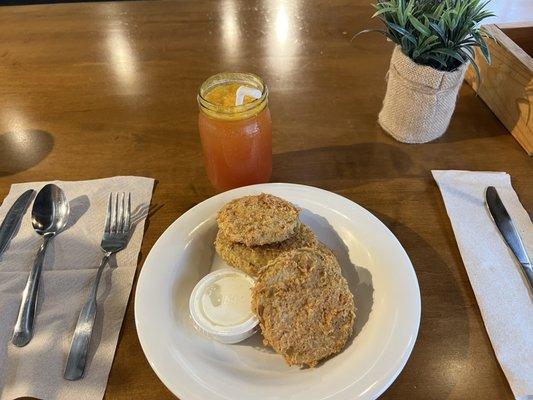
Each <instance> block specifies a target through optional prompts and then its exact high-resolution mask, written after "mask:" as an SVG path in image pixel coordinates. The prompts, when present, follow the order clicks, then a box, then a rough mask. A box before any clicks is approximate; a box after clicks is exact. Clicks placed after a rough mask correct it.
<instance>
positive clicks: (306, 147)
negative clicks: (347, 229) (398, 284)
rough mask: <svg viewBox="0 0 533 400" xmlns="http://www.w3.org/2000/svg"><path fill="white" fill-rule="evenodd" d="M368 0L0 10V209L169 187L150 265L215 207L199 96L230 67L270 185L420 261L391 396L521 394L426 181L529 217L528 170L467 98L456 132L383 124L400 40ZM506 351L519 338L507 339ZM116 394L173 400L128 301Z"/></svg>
mask: <svg viewBox="0 0 533 400" xmlns="http://www.w3.org/2000/svg"><path fill="white" fill-rule="evenodd" d="M368 3H369V2H368V1H367V0H356V1H353V0H331V1H314V0H313V1H311V0H306V1H304V0H295V1H289V0H286V1H283V0H279V1H267V0H265V1H254V0H220V1H203V0H202V1H199V0H191V1H162V2H160V1H149V2H148V1H147V2H116V3H113V2H109V3H91V4H85V3H77V4H61V5H56V4H54V5H42V6H41V5H40V6H21V7H0V93H1V96H0V198H3V197H4V196H5V195H6V194H7V193H8V190H9V187H10V185H11V184H13V183H15V182H22V181H47V180H54V179H63V180H81V179H93V178H99V177H107V176H112V175H122V174H132V175H144V176H151V177H154V178H156V179H157V181H158V183H157V186H156V188H155V191H154V196H153V203H154V204H157V205H160V206H161V208H160V209H159V210H158V211H157V212H156V213H155V214H154V215H153V216H152V217H151V218H150V219H149V221H148V226H147V228H146V233H145V237H144V241H143V246H142V255H141V259H140V260H139V269H140V268H141V267H142V262H143V260H144V258H145V257H146V254H147V253H148V251H149V250H150V248H151V247H152V245H153V244H154V242H155V241H156V240H157V238H158V237H159V236H160V235H161V234H162V233H163V231H164V230H165V228H166V227H167V226H168V225H169V224H170V223H172V222H173V221H174V220H175V219H176V218H177V217H179V216H180V215H181V214H182V213H183V212H185V211H186V210H188V209H189V208H191V207H192V206H193V205H195V204H197V203H199V202H201V201H203V200H205V199H206V198H208V197H210V196H212V195H213V194H215V192H214V190H213V189H212V188H211V186H210V184H209V182H208V180H207V178H206V175H205V171H204V168H203V160H202V154H201V147H200V141H199V137H198V132H197V112H198V110H197V104H196V93H197V89H198V87H199V86H200V84H201V83H202V81H203V80H204V79H205V78H207V77H208V76H210V75H211V74H214V73H216V72H220V71H250V72H255V73H257V74H259V75H260V76H262V77H263V78H264V79H265V81H266V82H267V83H268V85H269V87H270V109H271V113H272V119H273V129H274V143H273V145H274V172H273V178H272V181H275V182H296V183H302V184H307V185H313V186H318V187H321V188H324V189H327V190H331V191H334V192H336V193H339V194H341V195H342V196H345V197H347V198H349V199H351V200H353V201H355V202H357V203H358V204H360V205H362V206H363V207H365V208H367V209H368V210H370V211H371V212H372V213H374V214H375V215H376V216H377V217H378V218H380V219H381V220H382V221H383V222H384V223H385V224H386V225H387V226H388V227H389V228H390V229H391V230H392V232H393V233H394V234H395V235H396V236H397V237H398V239H399V240H400V242H401V243H402V245H403V246H404V247H405V249H406V250H407V253H408V254H409V256H410V257H411V260H412V262H413V264H414V267H415V270H416V273H417V276H418V279H419V282H420V290H421V295H422V321H421V326H420V332H419V335H418V340H417V343H416V345H415V348H414V351H413V353H412V355H411V357H410V359H409V361H408V362H407V365H406V367H405V369H404V370H403V372H402V373H401V374H400V375H399V377H398V378H397V379H396V381H395V382H394V383H393V384H392V386H391V387H390V388H389V389H388V390H387V391H386V392H385V394H384V395H383V396H382V398H384V399H483V400H486V399H512V398H513V397H512V393H511V391H510V388H509V386H508V384H507V381H506V379H505V376H504V375H503V373H502V370H501V369H500V367H499V365H498V362H497V360H496V358H495V355H494V352H493V350H492V347H491V344H490V341H489V339H488V337H487V333H486V331H485V329H484V325H483V320H482V318H481V315H480V313H479V309H478V306H477V304H476V300H475V298H474V294H473V292H472V289H471V287H470V283H469V281H468V278H467V276H466V272H465V269H464V266H463V264H462V261H461V257H460V254H459V251H458V249H457V244H456V242H455V239H454V235H453V232H452V229H451V226H450V221H449V219H448V217H447V215H446V211H445V208H444V204H443V201H442V198H441V195H440V193H439V190H438V189H437V186H436V184H435V182H434V181H433V179H432V177H431V174H430V171H431V169H467V170H488V171H506V172H508V173H510V174H511V176H512V180H513V184H514V187H515V189H516V191H517V193H518V195H519V197H520V199H521V200H522V202H523V204H524V206H525V208H526V209H528V210H531V209H532V208H533V181H532V179H531V177H532V171H533V169H532V161H531V159H530V158H529V157H528V156H527V155H526V154H525V153H524V151H523V150H522V149H521V147H520V145H519V144H518V143H517V142H516V141H515V140H514V138H513V137H512V136H511V135H510V134H509V133H508V132H507V130H506V129H505V127H504V126H503V125H502V124H501V123H500V122H499V121H498V119H497V118H496V117H495V116H494V114H493V113H492V112H491V111H490V110H489V109H488V108H487V107H486V106H485V104H484V103H483V101H482V100H481V99H480V98H479V97H477V96H476V94H475V93H474V91H473V90H472V89H471V88H470V87H469V86H467V85H463V87H462V89H461V91H460V96H459V99H458V105H457V109H456V111H455V114H454V116H453V119H452V122H451V125H450V127H449V129H448V132H447V133H446V134H445V135H444V137H442V138H441V139H439V140H437V141H435V142H432V143H429V144H423V145H406V144H401V143H398V142H396V141H394V140H393V139H391V138H390V137H389V136H387V135H386V134H385V133H384V132H383V131H382V130H381V129H380V128H379V126H378V124H377V114H378V112H379V109H380V106H381V101H382V98H383V94H384V92H385V74H386V71H387V68H388V63H389V58H390V55H391V51H392V45H391V44H390V43H388V42H386V41H385V40H384V39H383V38H382V37H381V36H379V35H377V34H368V35H366V36H362V37H360V38H358V39H357V40H355V41H353V42H351V41H350V39H351V37H352V35H353V34H354V33H355V32H357V31H359V30H361V29H364V28H367V27H369V26H375V22H371V21H370V19H369V17H370V15H371V14H372V12H373V11H372V8H371V7H370V6H369V4H368ZM510 339H511V338H510ZM106 398H107V399H131V398H135V399H167V398H168V399H170V398H172V394H171V393H170V392H169V391H168V390H167V389H166V388H165V387H164V386H163V384H162V383H161V382H160V381H159V380H158V379H157V377H156V375H155V373H154V372H153V371H152V369H151V368H150V366H149V364H148V362H147V361H146V359H145V357H144V355H143V353H142V350H141V347H140V345H139V341H138V339H137V334H136V331H135V324H134V317H133V294H132V296H131V298H130V303H129V306H128V310H127V313H126V317H125V320H124V324H123V327H122V333H121V337H120V340H119V344H118V348H117V352H116V357H115V360H114V363H113V368H112V370H111V375H110V377H109V383H108V388H107V392H106Z"/></svg>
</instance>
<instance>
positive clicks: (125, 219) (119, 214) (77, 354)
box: [63, 193, 131, 381]
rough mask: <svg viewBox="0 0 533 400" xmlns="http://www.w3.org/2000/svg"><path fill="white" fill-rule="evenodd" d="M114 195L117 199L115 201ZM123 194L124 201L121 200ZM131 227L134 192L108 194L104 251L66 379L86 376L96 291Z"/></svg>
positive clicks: (70, 353) (81, 316) (126, 239)
mask: <svg viewBox="0 0 533 400" xmlns="http://www.w3.org/2000/svg"><path fill="white" fill-rule="evenodd" d="M113 197H114V200H113ZM119 197H121V201H119ZM130 229H131V193H128V199H127V202H126V194H125V193H122V196H120V195H119V194H118V193H117V194H116V195H115V196H113V193H110V194H109V202H108V204H107V214H106V219H105V229H104V236H103V238H102V242H101V243H100V247H101V248H102V251H103V252H104V256H103V257H102V261H101V262H100V266H99V267H98V271H97V272H96V278H95V279H94V282H93V286H92V288H91V291H90V293H89V298H88V299H87V302H86V303H85V305H84V306H83V308H82V309H81V311H80V316H79V317H78V323H77V324H76V331H75V332H74V336H73V338H72V344H71V345H70V352H69V355H68V360H67V366H66V367H65V373H64V375H63V376H64V378H65V379H68V380H70V381H74V380H77V379H80V378H81V377H83V374H84V371H85V364H86V362H87V354H88V352H89V345H90V342H91V334H92V332H93V328H94V321H95V318H96V310H97V306H96V294H97V292H98V283H99V282H100V277H101V275H102V271H103V270H104V267H105V266H106V265H107V262H108V260H109V257H110V256H111V254H113V253H116V252H118V251H120V250H122V249H123V248H125V247H126V244H127V243H128V237H129V233H130Z"/></svg>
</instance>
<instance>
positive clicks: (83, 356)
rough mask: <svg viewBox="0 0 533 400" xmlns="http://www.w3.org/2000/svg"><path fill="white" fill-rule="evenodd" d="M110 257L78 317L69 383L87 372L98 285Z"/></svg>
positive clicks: (104, 260) (67, 371) (106, 257)
mask: <svg viewBox="0 0 533 400" xmlns="http://www.w3.org/2000/svg"><path fill="white" fill-rule="evenodd" d="M110 255H111V253H106V254H105V255H104V257H102V261H101V262H100V266H99V267H98V271H97V272H96V278H95V279H94V282H93V286H92V288H91V291H90V293H89V298H88V299H87V301H86V302H85V304H84V305H83V307H82V309H81V311H80V315H79V317H78V322H77V324H76V330H75V331H74V336H73V337H72V344H71V345H70V352H69V354H68V359H67V366H66V367H65V373H64V374H63V377H64V378H65V379H68V380H69V381H75V380H78V379H80V378H82V377H83V373H84V371H85V364H86V362H87V354H88V353H89V345H90V343H91V334H92V333H93V328H94V321H95V318H96V310H97V305H96V295H97V293H98V284H99V283H100V277H101V276H102V271H103V270H104V267H105V266H106V264H107V261H108V260H109V256H110Z"/></svg>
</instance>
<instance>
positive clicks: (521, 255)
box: [485, 186, 533, 289]
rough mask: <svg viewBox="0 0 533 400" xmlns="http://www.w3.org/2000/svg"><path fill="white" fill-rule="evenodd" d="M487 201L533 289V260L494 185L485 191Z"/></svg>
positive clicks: (495, 220) (497, 224)
mask: <svg viewBox="0 0 533 400" xmlns="http://www.w3.org/2000/svg"><path fill="white" fill-rule="evenodd" d="M485 201H486V202H487V206H488V207H489V211H490V214H491V215H492V218H493V219H494V223H495V224H496V226H497V227H498V229H499V230H500V233H501V234H502V236H503V238H504V239H505V242H506V243H507V245H508V246H509V247H510V249H511V250H512V251H513V253H514V255H515V256H516V258H517V260H518V262H519V263H520V265H521V266H522V270H523V271H524V273H525V275H526V277H527V280H528V281H529V285H530V286H531V289H533V268H532V267H531V261H530V260H529V256H528V255H527V252H526V249H525V247H524V244H523V243H522V238H521V237H520V234H519V233H518V231H517V230H516V228H515V226H514V224H513V221H512V219H511V217H510V216H509V213H508V212H507V210H506V208H505V206H504V205H503V203H502V200H501V199H500V196H499V195H498V192H497V191H496V188H495V187H494V186H489V187H488V188H487V190H486V192H485Z"/></svg>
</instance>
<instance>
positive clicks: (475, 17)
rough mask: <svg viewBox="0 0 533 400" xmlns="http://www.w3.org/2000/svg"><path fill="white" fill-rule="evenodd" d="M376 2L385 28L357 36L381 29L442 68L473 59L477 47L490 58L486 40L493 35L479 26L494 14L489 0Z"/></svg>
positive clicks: (418, 59) (421, 60) (416, 55)
mask: <svg viewBox="0 0 533 400" xmlns="http://www.w3.org/2000/svg"><path fill="white" fill-rule="evenodd" d="M373 6H374V8H375V9H376V10H375V13H374V15H373V17H376V18H378V19H379V20H381V21H382V22H383V24H384V25H385V27H386V31H384V30H375V29H372V30H365V31H362V32H359V33H358V34H357V35H355V36H354V37H357V36H359V35H360V34H362V33H366V32H379V33H381V34H383V35H385V36H386V37H388V38H389V39H390V40H392V41H393V42H395V43H397V44H398V45H400V46H401V47H402V51H403V52H404V53H405V54H407V55H408V56H409V57H411V59H412V60H413V61H415V62H416V63H418V64H421V65H429V66H431V67H433V68H436V69H439V70H442V71H453V70H455V69H456V68H457V67H458V66H459V65H461V64H463V63H465V62H466V61H471V62H474V61H472V60H475V52H474V49H475V48H476V47H479V49H480V52H481V54H482V55H483V58H484V59H485V60H486V61H487V62H488V63H490V61H491V59H490V51H489V47H488V45H487V42H486V40H487V39H492V40H494V38H492V37H491V35H490V32H488V31H487V30H486V29H484V28H483V27H481V26H480V25H481V23H482V21H483V20H484V19H486V18H488V17H490V16H493V15H494V14H493V13H492V12H491V11H490V10H489V9H488V6H489V1H487V0H376V2H375V4H373ZM476 67H477V64H476V65H475V67H474V68H476Z"/></svg>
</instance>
